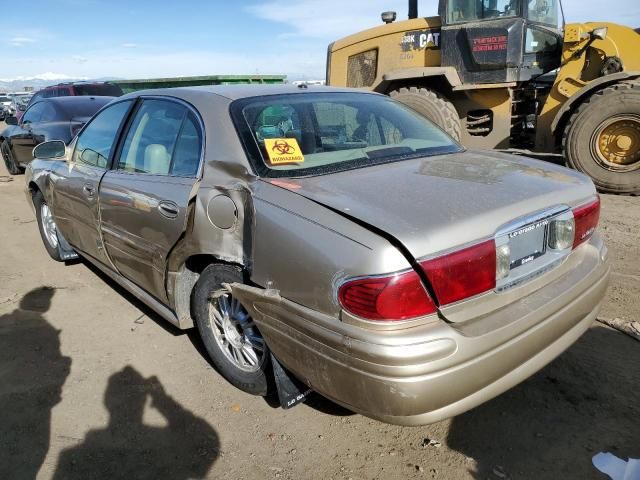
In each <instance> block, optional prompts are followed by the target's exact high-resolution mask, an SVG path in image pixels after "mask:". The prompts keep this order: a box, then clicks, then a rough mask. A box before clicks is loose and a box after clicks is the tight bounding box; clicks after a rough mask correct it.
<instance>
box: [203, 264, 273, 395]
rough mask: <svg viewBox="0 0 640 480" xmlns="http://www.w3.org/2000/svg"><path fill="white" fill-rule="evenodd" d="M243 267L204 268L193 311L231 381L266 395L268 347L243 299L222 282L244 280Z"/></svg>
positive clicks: (221, 369)
mask: <svg viewBox="0 0 640 480" xmlns="http://www.w3.org/2000/svg"><path fill="white" fill-rule="evenodd" d="M243 281H244V280H243V275H242V270H241V269H240V268H239V267H235V266H232V265H222V264H213V265H209V266H208V267H207V268H205V269H204V271H203V272H202V274H201V275H200V278H199V279H198V282H197V283H196V286H195V288H194V293H193V312H194V316H195V320H196V325H197V327H198V331H199V332H200V336H201V338H202V341H203V343H204V346H205V348H206V349H207V352H208V354H209V357H210V358H211V361H212V362H213V364H214V365H215V366H216V368H217V369H218V371H219V372H220V373H221V374H222V376H223V377H224V378H226V379H227V380H228V381H229V382H230V383H231V384H233V385H234V386H236V387H237V388H239V389H240V390H243V391H245V392H247V393H251V394H253V395H267V393H268V384H269V382H268V378H269V377H268V375H269V373H268V372H270V362H269V349H268V348H267V346H266V344H265V342H264V340H263V338H262V335H261V334H260V332H259V331H258V328H257V327H256V325H255V323H254V321H253V319H252V318H251V315H250V314H249V313H248V312H247V310H246V308H245V307H244V306H243V305H242V302H241V301H240V300H238V299H237V298H234V297H233V295H231V294H230V293H229V292H227V291H225V289H224V287H223V285H222V284H223V283H243Z"/></svg>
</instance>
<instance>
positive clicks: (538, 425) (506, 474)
mask: <svg viewBox="0 0 640 480" xmlns="http://www.w3.org/2000/svg"><path fill="white" fill-rule="evenodd" d="M639 365H640V348H639V346H638V343H637V342H636V341H635V340H633V339H631V338H630V337H627V336H626V335H623V334H621V333H619V332H616V331H615V330H612V329H609V328H605V327H594V328H592V329H591V330H589V331H588V332H587V333H586V334H585V335H584V336H583V337H582V338H581V339H580V340H579V341H578V342H577V343H576V344H575V345H574V346H573V347H572V348H571V349H569V350H568V351H567V352H565V353H564V354H563V355H561V356H560V357H559V358H558V359H556V360H555V361H554V362H553V363H551V364H550V365H548V366H547V367H546V368H544V369H543V370H542V371H540V372H539V373H537V374H536V375H534V376H533V377H532V378H530V379H529V380H527V381H525V382H524V383H522V384H520V385H519V386H517V387H515V388H513V389H512V390H510V391H508V392H506V393H504V394H503V395H501V396H499V397H497V398H495V399H494V400H491V401H489V402H487V403H485V404H484V405H481V406H480V407H478V408H476V409H474V410H471V411H469V412H467V413H465V414H463V415H460V416H458V417H456V418H454V419H453V420H452V423H451V426H450V429H449V434H448V439H447V444H448V446H449V448H451V449H453V450H457V451H459V452H461V453H462V454H464V455H465V456H466V457H471V458H473V459H474V460H475V462H476V465H477V468H471V469H470V473H471V474H472V475H473V476H474V478H477V479H482V480H485V479H498V478H503V479H504V478H512V479H536V480H538V479H547V478H549V479H556V478H567V479H568V478H581V479H589V478H593V479H604V478H606V477H605V476H603V475H602V474H600V473H598V472H597V471H596V470H595V468H594V467H593V465H592V464H591V458H592V457H593V455H594V454H596V453H598V452H600V451H609V452H611V453H614V454H616V455H617V456H619V457H631V458H639V457H640V402H638V398H639V397H638V385H640V369H638V366H639Z"/></svg>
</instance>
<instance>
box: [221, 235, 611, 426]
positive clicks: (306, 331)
mask: <svg viewBox="0 0 640 480" xmlns="http://www.w3.org/2000/svg"><path fill="white" fill-rule="evenodd" d="M579 250H580V251H578V250H576V251H575V252H574V253H573V254H572V255H571V256H570V258H571V264H569V265H563V266H561V267H558V268H559V269H561V268H562V269H564V270H565V273H564V274H562V275H559V276H558V275H557V274H556V275H555V277H554V280H553V281H551V282H549V283H548V284H547V285H545V286H544V287H543V288H540V289H538V290H537V291H535V292H533V293H532V294H530V295H528V296H526V297H524V298H522V299H521V300H519V301H516V302H513V303H511V304H509V305H508V306H506V307H504V308H502V309H501V310H499V311H497V312H493V313H491V314H489V315H486V316H484V317H481V318H477V319H473V320H470V321H469V322H465V324H464V325H463V324H447V323H445V322H443V321H441V320H439V319H438V318H436V317H433V318H431V319H430V321H427V322H426V323H425V324H424V325H421V326H417V327H412V328H405V329H402V330H392V331H380V330H378V331H371V330H366V329H364V328H361V327H357V326H353V325H348V324H345V323H343V322H340V321H338V320H337V319H335V318H332V317H328V316H324V315H322V314H319V313H318V312H315V311H312V310H309V309H306V308H305V307H302V306H300V305H297V304H294V303H292V302H290V301H288V300H286V299H283V298H281V297H280V296H279V295H278V294H277V292H270V291H268V290H267V291H264V290H260V289H255V288H251V287H245V286H241V285H237V284H234V285H232V286H231V288H232V290H233V292H234V295H236V296H238V297H239V298H241V299H242V300H243V303H244V304H245V305H246V306H247V307H248V308H249V309H250V310H251V311H252V314H253V315H254V319H255V321H256V323H257V324H258V326H259V327H260V330H261V332H262V334H263V336H264V337H265V340H266V341H267V344H268V345H269V347H270V348H271V350H272V351H273V353H274V354H275V355H276V357H277V358H278V359H279V360H280V361H281V362H282V363H283V364H284V365H285V366H287V368H289V369H290V370H291V371H292V372H293V373H295V374H296V375H297V376H298V377H299V378H300V379H302V380H304V381H305V382H306V383H308V384H309V385H310V386H311V387H312V388H313V389H314V390H316V391H318V392H319V393H321V394H323V395H325V396H327V397H329V398H331V399H332V400H334V401H335V402H337V403H339V404H342V405H344V406H345V407H347V408H349V409H351V410H354V411H357V412H359V413H362V414H364V415H367V416H369V417H372V418H377V419H379V420H382V421H385V422H388V423H394V424H400V425H422V424H428V423H433V422H437V421H440V420H442V419H445V418H449V417H452V416H455V415H458V414H460V413H462V412H464V411H466V410H469V409H471V408H473V407H475V406H477V405H479V404H481V403H483V402H485V401H487V400H489V399H491V398H493V397H495V396H497V395H499V394H500V393H502V392H504V391H505V390H507V389H509V388H511V387H513V386H515V385H516V384H518V383H519V382H521V381H523V380H525V379H526V378H528V377H529V376H531V375H532V374H533V373H535V372H536V371H538V370H539V369H541V368H542V367H544V366H545V365H546V364H548V363H549V362H550V361H551V360H553V359H554V358H556V357H557V356H558V355H559V354H561V353H562V352H563V351H564V350H566V349H567V348H568V347H569V346H570V345H571V344H573V343H574V342H575V341H576V340H577V339H578V338H579V337H580V336H581V335H582V334H583V333H584V332H585V331H586V330H587V329H588V328H589V326H590V325H591V323H592V322H593V320H594V319H595V317H596V315H597V313H598V310H599V308H600V303H601V301H602V298H603V297H604V294H605V291H606V287H607V283H608V276H609V266H608V264H607V262H606V258H605V257H606V247H604V246H603V244H602V242H601V240H600V239H599V238H597V237H595V238H593V239H592V241H591V242H589V243H588V244H585V245H583V246H582V247H581V248H580V249H579Z"/></svg>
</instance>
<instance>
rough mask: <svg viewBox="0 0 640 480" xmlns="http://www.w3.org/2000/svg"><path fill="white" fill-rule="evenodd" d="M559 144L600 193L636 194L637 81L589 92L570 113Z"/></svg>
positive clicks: (639, 173)
mask: <svg viewBox="0 0 640 480" xmlns="http://www.w3.org/2000/svg"><path fill="white" fill-rule="evenodd" d="M562 146H563V150H564V155H565V158H566V159H567V162H568V164H569V165H570V166H571V167H572V168H575V169H576V170H579V171H581V172H583V173H585V174H587V175H589V176H590V177H591V178H592V180H593V182H594V183H595V184H596V187H598V190H600V191H601V192H609V193H620V194H640V81H639V80H634V81H624V82H619V83H616V84H614V85H612V86H610V87H607V88H604V89H602V90H600V91H599V92H597V93H595V94H593V95H592V96H591V97H590V98H589V99H588V100H587V101H585V102H584V103H583V104H582V105H580V107H579V108H578V109H577V110H576V111H575V112H574V113H573V114H572V115H571V118H570V119H569V122H568V124H567V127H566V129H565V131H564V136H563V143H562Z"/></svg>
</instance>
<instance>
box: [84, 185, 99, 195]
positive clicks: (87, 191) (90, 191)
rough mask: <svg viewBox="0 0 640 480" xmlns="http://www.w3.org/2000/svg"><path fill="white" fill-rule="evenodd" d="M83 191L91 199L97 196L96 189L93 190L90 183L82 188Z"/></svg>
mask: <svg viewBox="0 0 640 480" xmlns="http://www.w3.org/2000/svg"><path fill="white" fill-rule="evenodd" d="M82 191H83V192H84V193H85V195H86V196H87V197H89V198H91V197H93V196H94V195H95V193H96V191H95V189H94V188H93V185H91V184H90V183H85V184H84V185H83V186H82Z"/></svg>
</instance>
